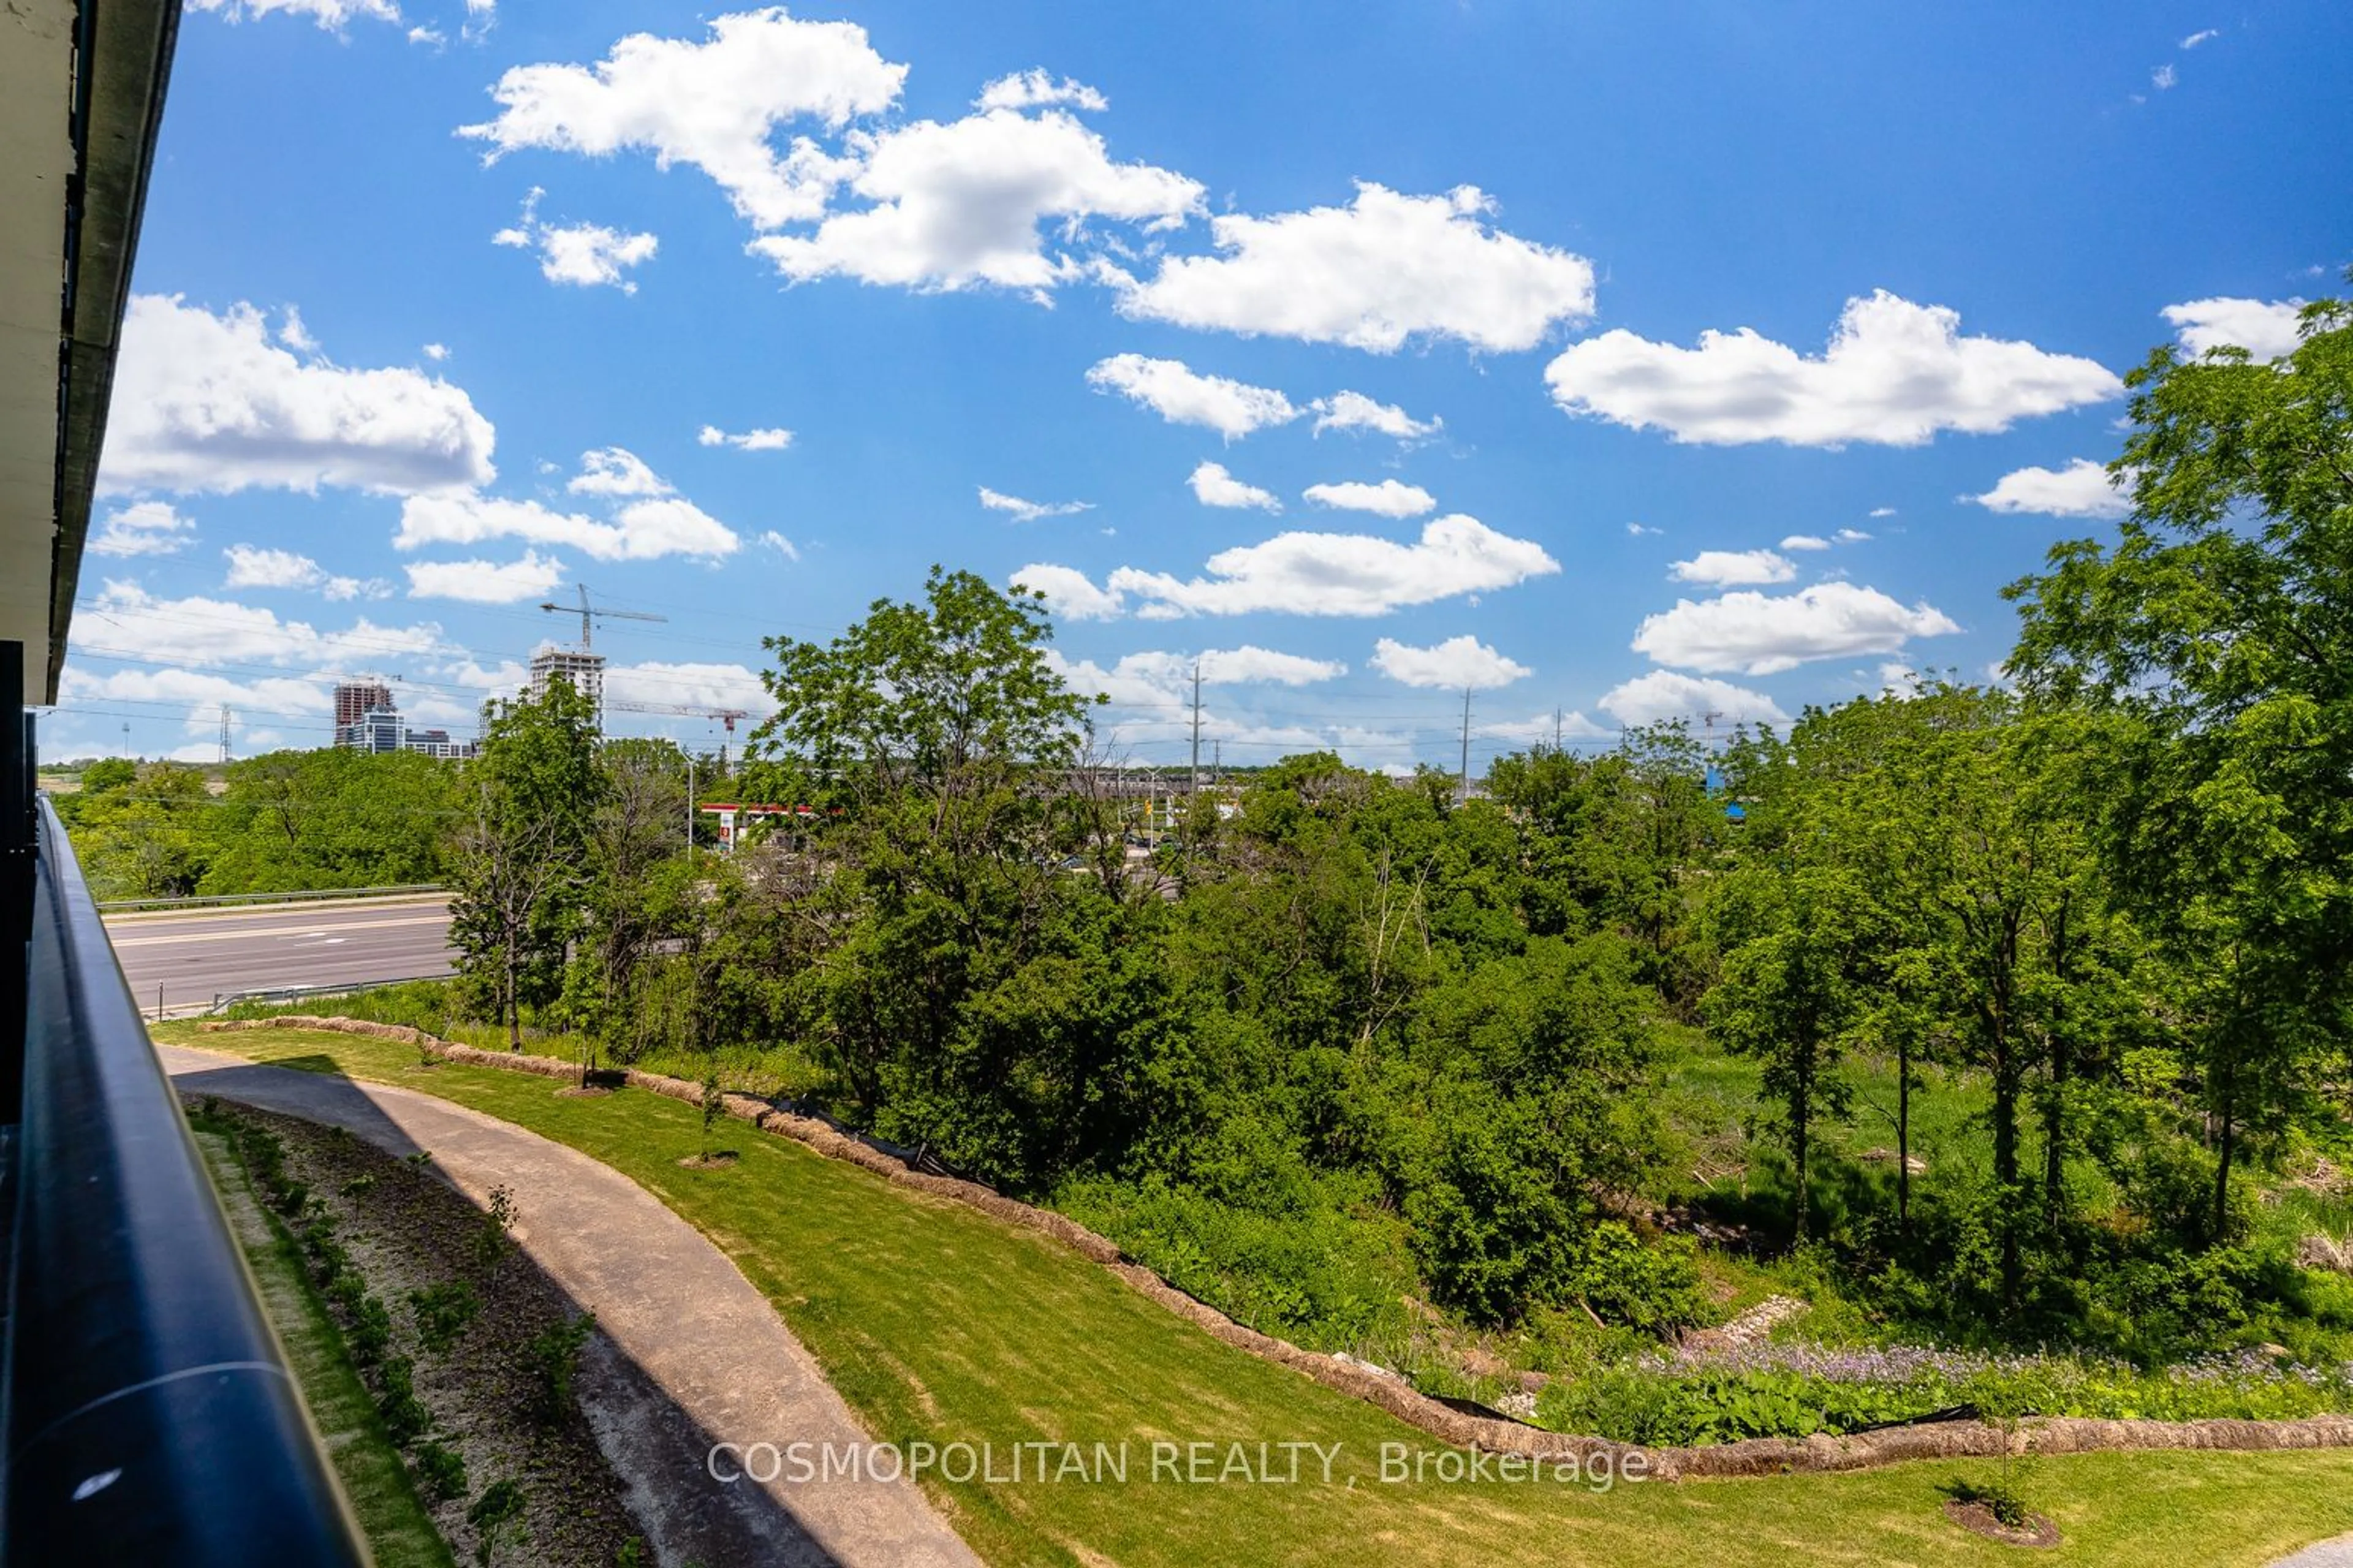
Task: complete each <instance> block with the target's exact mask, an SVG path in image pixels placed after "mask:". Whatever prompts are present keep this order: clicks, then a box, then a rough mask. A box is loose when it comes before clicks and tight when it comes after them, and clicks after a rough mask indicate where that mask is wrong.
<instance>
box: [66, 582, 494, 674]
mask: <svg viewBox="0 0 2353 1568" xmlns="http://www.w3.org/2000/svg"><path fill="white" fill-rule="evenodd" d="M73 643H74V647H77V648H79V649H83V650H86V651H89V652H93V653H100V654H105V655H115V656H121V657H124V658H136V659H139V660H141V661H142V662H148V663H154V664H168V665H186V666H201V665H206V664H254V665H268V666H269V667H271V668H281V669H284V668H301V669H312V670H337V669H375V668H382V667H383V666H385V665H386V664H396V663H399V662H406V661H409V660H415V659H424V658H435V657H438V656H439V655H442V654H444V653H446V652H448V644H447V642H446V640H445V639H444V637H442V634H441V628H440V627H439V626H437V625H434V624H432V623H429V622H428V623H425V624H422V625H417V626H378V625H376V624H375V623H374V622H372V621H369V620H368V619H366V618H365V617H362V618H361V619H360V620H358V621H357V622H355V623H353V625H352V626H350V627H348V628H346V629H344V630H342V631H329V632H322V631H320V630H319V629H318V628H316V627H315V626H311V624H310V623H308V622H305V621H291V620H280V618H279V617H278V616H277V615H276V614H275V613H274V612H272V611H270V610H267V609H263V608H261V607H260V606H259V605H240V604H237V602H235V601H234V600H228V599H213V598H207V597H205V596H203V595H191V596H189V597H187V598H184V599H163V598H157V597H156V596H155V595H152V594H149V593H148V592H146V591H145V590H144V589H142V588H141V587H140V586H139V584H136V583H121V582H111V581H110V582H108V583H107V584H105V585H104V586H103V587H102V588H101V589H100V591H99V593H98V594H97V595H96V596H95V597H94V598H92V599H91V600H90V603H89V604H87V605H83V606H82V607H81V609H80V610H79V611H78V612H77V613H76V615H75V616H74V625H73ZM72 668H73V667H72V665H71V664H70V663H69V664H68V666H67V670H68V672H69V673H71V671H72Z"/></svg>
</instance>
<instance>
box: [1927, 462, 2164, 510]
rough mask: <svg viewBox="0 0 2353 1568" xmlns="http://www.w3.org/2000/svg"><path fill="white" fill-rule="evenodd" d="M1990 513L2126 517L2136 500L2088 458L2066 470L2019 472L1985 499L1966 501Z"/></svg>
mask: <svg viewBox="0 0 2353 1568" xmlns="http://www.w3.org/2000/svg"><path fill="white" fill-rule="evenodd" d="M1964 499H1966V500H1973V501H1975V502H1977V503H1978V505H1979V506H1981V507H1984V508H1986V509H1987V510H1990V511H2012V512H2018V511H2023V512H2037V513H2040V514H2042V516H2045V517H2122V516H2124V514H2125V513H2126V512H2128V511H2130V510H2132V498H2131V497H2129V496H2127V495H2126V493H2125V492H2124V491H2122V490H2120V489H2117V488H2116V486H2115V485H2113V484H2111V483H2110V482H2109V480H2108V470H2107V469H2105V468H2102V467H2101V466H2100V465H2099V464H2097V463H2094V462H2093V461H2092V460H2091V459H2090V458H2076V459H2075V460H2074V461H2073V462H2071V463H2069V464H2068V465H2067V466H2066V467H2065V468H2019V469H2016V470H2015V471H2013V472H2010V473H2007V474H2004V475H2002V477H2001V479H2000V482H1999V483H1997V484H1996V485H1995V486H1994V487H1993V489H1989V490H1988V491H1986V493H1985V494H1983V495H1981V496H1968V497H1966V498H1964Z"/></svg>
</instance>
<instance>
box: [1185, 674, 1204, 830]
mask: <svg viewBox="0 0 2353 1568" xmlns="http://www.w3.org/2000/svg"><path fill="white" fill-rule="evenodd" d="M1200 805H1201V661H1200V660H1199V659H1198V658H1197V659H1195V660H1194V661H1193V763H1192V767H1191V770H1190V771H1189V772H1188V773H1187V774H1186V778H1185V863H1186V864H1187V865H1188V866H1189V865H1191V864H1192V861H1193V841H1194V840H1195V839H1197V838H1198V837H1201V825H1200V824H1199V823H1198V822H1195V821H1194V820H1193V813H1194V812H1196V811H1198V809H1200Z"/></svg>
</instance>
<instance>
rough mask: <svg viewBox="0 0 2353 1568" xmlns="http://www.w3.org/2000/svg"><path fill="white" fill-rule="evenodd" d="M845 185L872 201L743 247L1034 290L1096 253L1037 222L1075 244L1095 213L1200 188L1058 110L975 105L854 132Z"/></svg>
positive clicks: (808, 268) (1113, 212) (924, 278)
mask: <svg viewBox="0 0 2353 1568" xmlns="http://www.w3.org/2000/svg"><path fill="white" fill-rule="evenodd" d="M849 148H850V150H851V153H852V154H853V156H854V159H855V162H856V167H855V172H854V173H851V174H849V175H848V184H849V189H850V190H852V191H853V192H855V193H856V194H857V195H860V196H863V197H864V198H866V199H867V200H868V201H869V202H871V204H873V205H870V206H867V207H864V208H860V209H857V210H849V211H845V210H842V209H840V208H839V207H837V208H836V209H835V210H834V211H833V212H832V213H831V214H829V215H828V216H827V217H826V218H825V220H824V221H823V222H822V223H821V224H819V225H818V229H817V232H816V233H815V234H812V235H807V236H801V235H766V236H763V237H760V238H758V239H755V240H754V241H753V242H752V248H753V249H754V251H755V252H757V253H758V254H760V255H762V256H765V257H766V258H768V259H769V260H770V261H772V262H774V263H775V264H776V269H777V270H778V271H780V272H782V273H783V274H784V275H785V276H786V277H787V278H790V279H794V280H795V281H797V282H800V281H806V280H807V279H814V278H827V277H845V278H855V279H859V280H860V282H865V283H889V284H897V285H900V286H902V287H905V288H914V289H950V290H952V289H969V288H974V287H977V286H980V285H990V286H994V287H997V288H1003V289H1021V290H1024V291H1027V292H1029V293H1030V294H1032V295H1033V296H1037V297H1039V298H1043V297H1044V296H1045V295H1046V294H1047V293H1048V292H1049V291H1050V290H1051V289H1053V288H1054V287H1055V286H1056V285H1058V284H1060V283H1065V282H1068V281H1070V280H1071V279H1074V278H1079V277H1082V276H1084V275H1085V274H1086V273H1087V272H1088V271H1089V269H1090V266H1091V262H1090V261H1089V260H1088V259H1085V258H1082V257H1079V256H1073V255H1071V254H1070V253H1068V252H1062V251H1057V252H1056V253H1054V254H1052V255H1049V254H1048V253H1047V248H1046V241H1045V237H1044V235H1043V233H1042V232H1041V226H1042V225H1044V224H1045V223H1046V222H1047V220H1049V219H1051V220H1054V221H1053V224H1052V227H1053V230H1054V233H1055V234H1056V236H1057V237H1060V238H1061V239H1062V240H1064V241H1067V242H1071V243H1072V245H1073V247H1074V248H1082V247H1079V246H1078V244H1077V242H1078V241H1080V240H1082V239H1083V238H1084V237H1085V232H1086V226H1087V224H1088V222H1089V220H1091V219H1096V218H1107V219H1111V220H1113V221H1115V222H1119V223H1125V224H1134V225H1139V226H1142V227H1143V228H1144V229H1145V230H1146V231H1147V232H1149V231H1152V230H1156V229H1162V228H1167V227H1172V226H1176V225H1179V224H1182V223H1183V222H1184V221H1185V219H1186V218H1187V216H1189V215H1191V214H1193V213H1196V212H1198V211H1199V210H1200V207H1201V187H1200V186H1199V185H1198V184H1196V183H1195V182H1193V181H1191V180H1188V179H1187V178H1186V177H1185V176H1184V175H1182V174H1176V173H1174V172H1172V171H1170V170H1167V169H1160V168H1155V167H1154V166H1153V165H1151V164H1149V163H1113V161H1112V158H1111V154H1110V153H1109V152H1108V151H1107V150H1106V149H1105V147H1104V145H1103V138H1102V137H1101V136H1099V135H1097V134H1096V133H1095V132H1092V131H1091V130H1089V129H1088V128H1087V127H1086V126H1084V125H1082V124H1081V123H1080V122H1079V121H1076V120H1074V119H1072V118H1071V116H1070V115H1068V114H1066V113H1064V112H1062V111H1061V110H1052V109H1050V110H1045V111H1044V112H1042V113H1039V114H1035V115H1030V114H1021V113H1018V112H1016V111H1015V110H1008V109H993V110H983V111H982V112H980V113H977V114H971V115H967V116H965V118H964V119H962V120H955V121H949V122H948V123H946V124H941V123H939V122H938V121H930V120H922V121H915V122H914V123H913V124H911V125H904V126H897V127H893V128H892V129H890V130H887V131H881V132H852V133H851V135H850V136H849Z"/></svg>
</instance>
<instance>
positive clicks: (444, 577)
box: [406, 550, 564, 605]
mask: <svg viewBox="0 0 2353 1568" xmlns="http://www.w3.org/2000/svg"><path fill="white" fill-rule="evenodd" d="M406 572H407V573H408V596H409V597H410V598H412V599H458V600H461V601H463V602H464V603H466V604H470V605H513V604H520V603H522V602H523V601H525V600H529V599H536V598H540V597H542V596H543V595H547V594H550V593H553V592H554V589H555V585H556V584H558V583H560V582H562V581H563V580H564V563H563V562H561V561H559V560H557V559H555V558H554V556H552V555H542V554H541V553H540V552H538V551H536V550H526V551H524V552H522V560H520V561H508V562H498V561H412V562H410V563H408V565H407V567H406Z"/></svg>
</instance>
